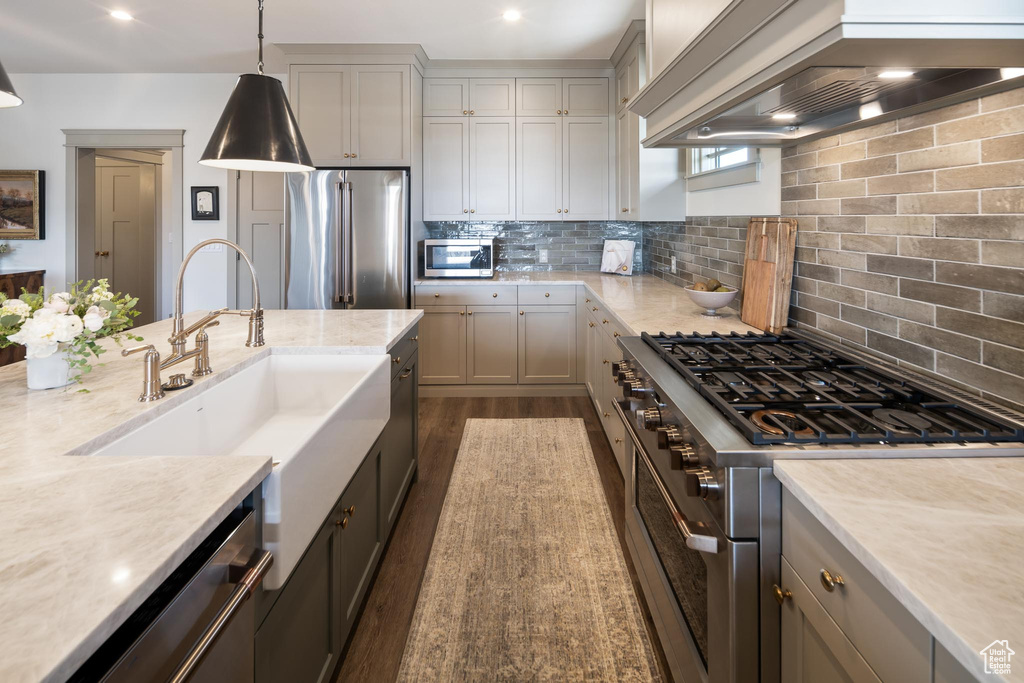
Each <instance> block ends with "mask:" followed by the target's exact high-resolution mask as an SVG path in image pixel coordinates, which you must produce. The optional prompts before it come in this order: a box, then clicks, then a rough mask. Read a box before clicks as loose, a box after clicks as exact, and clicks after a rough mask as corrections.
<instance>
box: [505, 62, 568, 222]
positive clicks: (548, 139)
mask: <svg viewBox="0 0 1024 683" xmlns="http://www.w3.org/2000/svg"><path fill="white" fill-rule="evenodd" d="M517 82H518V81H517ZM516 218H517V219H518V220H521V221H557V220H561V218H562V119H559V118H542V117H526V116H520V117H517V118H516Z"/></svg>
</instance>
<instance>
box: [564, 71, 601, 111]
mask: <svg viewBox="0 0 1024 683" xmlns="http://www.w3.org/2000/svg"><path fill="white" fill-rule="evenodd" d="M562 114H564V115H565V116H608V79H607V78H563V79H562Z"/></svg>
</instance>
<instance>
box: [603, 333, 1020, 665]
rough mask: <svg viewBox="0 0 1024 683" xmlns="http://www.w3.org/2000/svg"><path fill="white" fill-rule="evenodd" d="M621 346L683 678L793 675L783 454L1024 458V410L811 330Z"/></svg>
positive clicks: (641, 552)
mask: <svg viewBox="0 0 1024 683" xmlns="http://www.w3.org/2000/svg"><path fill="white" fill-rule="evenodd" d="M619 343H620V345H621V346H622V348H623V350H624V360H623V361H622V362H621V363H616V364H613V367H612V371H613V373H615V375H616V376H617V378H618V381H619V384H620V385H621V386H622V387H623V400H622V401H619V402H618V403H617V405H616V407H617V410H618V412H619V414H620V417H621V418H622V420H623V423H624V424H625V427H626V431H627V433H628V434H629V436H630V441H631V442H632V448H631V449H630V451H631V453H630V462H631V463H632V467H631V468H630V470H629V472H628V473H627V482H626V484H627V495H626V506H627V509H626V537H627V545H628V546H629V550H630V554H631V555H632V557H633V561H634V564H635V565H636V567H637V570H638V574H639V576H640V582H641V584H642V586H643V589H644V596H645V598H646V600H647V603H648V605H649V606H650V608H651V612H652V616H653V617H654V621H655V625H656V626H657V630H658V635H659V637H660V639H661V641H662V645H663V648H664V650H665V655H666V658H667V659H668V663H669V666H670V669H671V675H672V677H673V678H674V679H675V680H679V681H686V682H687V683H690V682H696V681H705V682H708V683H719V682H726V681H728V682H730V683H742V682H745V681H762V682H764V683H775V682H777V681H778V680H779V676H780V673H779V650H780V644H779V621H780V611H779V605H778V604H777V603H776V602H775V599H774V597H773V594H772V591H771V587H772V586H773V585H774V584H775V583H777V582H778V581H779V572H780V566H779V564H780V562H779V557H780V552H781V488H780V485H779V483H778V481H777V480H776V479H775V478H774V477H773V476H772V471H771V467H772V463H773V461H774V460H775V459H778V458H821V459H827V458H880V457H886V458H918V457H971V456H1010V455H1015V456H1021V455H1024V421H1022V420H1021V416H1019V415H1017V414H1016V413H1012V412H1010V411H1008V410H1004V409H1002V408H1000V407H998V406H995V405H993V404H988V403H986V402H983V401H981V400H979V399H975V398H973V397H970V396H968V395H966V394H963V393H962V392H959V391H957V390H955V389H952V388H950V387H946V386H944V385H940V384H939V383H936V382H933V381H931V380H929V379H926V378H924V377H921V376H917V375H915V374H913V373H909V372H906V371H904V370H902V369H900V368H897V367H895V366H890V365H887V364H884V363H881V362H879V361H877V360H874V359H871V358H870V357H868V356H865V355H862V354H859V353H857V352H855V351H851V350H848V349H846V348H840V347H837V346H834V345H832V344H830V343H828V342H826V341H824V340H821V339H818V338H817V337H815V336H814V335H811V334H808V333H804V332H802V331H790V332H787V333H785V334H781V335H763V334H746V335H737V334H728V335H720V334H717V333H712V334H710V335H699V334H691V335H683V334H681V333H676V334H672V335H666V334H664V333H662V334H659V335H653V336H652V335H648V334H644V335H643V336H642V337H631V338H626V339H622V340H620V341H619Z"/></svg>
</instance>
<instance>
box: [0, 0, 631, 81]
mask: <svg viewBox="0 0 1024 683" xmlns="http://www.w3.org/2000/svg"><path fill="white" fill-rule="evenodd" d="M256 7H257V3H256V0H32V1H31V2H26V1H25V0H0V61H2V62H3V64H4V66H5V67H6V69H7V71H8V72H11V73H88V72H185V73H188V72H244V71H253V70H254V67H255V61H256V59H255V52H256V49H255V48H256ZM508 9H517V10H519V11H520V12H521V13H522V19H520V20H519V21H518V22H515V23H510V22H505V21H503V20H502V19H501V15H502V13H503V12H504V11H505V10H508ZM111 10H124V11H127V12H129V13H130V14H132V15H133V16H134V17H135V19H134V20H133V21H128V22H125V21H118V20H116V19H113V18H112V17H111V16H110V14H109V13H110V11H111ZM643 15H644V0H429V1H426V0H265V10H264V16H265V26H264V34H265V36H266V39H265V40H266V42H267V44H268V46H269V47H268V48H267V59H266V61H267V67H268V68H267V70H268V71H271V72H279V71H283V65H284V61H283V57H282V55H281V53H280V51H279V50H277V49H276V48H274V47H272V46H271V45H272V44H273V43H419V44H421V45H422V46H423V48H424V50H425V51H426V53H427V55H428V56H429V57H430V58H431V59H607V58H608V57H609V56H611V53H612V50H613V49H614V48H615V45H616V44H617V43H618V41H619V38H621V37H622V34H623V33H624V32H625V30H626V27H627V25H628V23H629V22H630V21H631V20H632V19H642V18H643Z"/></svg>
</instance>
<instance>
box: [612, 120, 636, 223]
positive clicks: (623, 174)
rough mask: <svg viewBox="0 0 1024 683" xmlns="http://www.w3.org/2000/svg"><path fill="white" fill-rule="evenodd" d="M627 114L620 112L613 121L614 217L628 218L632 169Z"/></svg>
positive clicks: (630, 209) (630, 212)
mask: <svg viewBox="0 0 1024 683" xmlns="http://www.w3.org/2000/svg"><path fill="white" fill-rule="evenodd" d="M629 144H630V140H629V112H628V111H625V110H623V111H621V112H619V115H618V116H617V117H616V119H615V146H616V154H615V192H616V195H617V197H616V198H617V201H616V202H615V204H616V209H617V212H616V216H618V217H620V218H629V217H630V216H631V215H632V207H633V203H632V200H633V198H632V196H631V195H630V192H631V190H632V175H631V173H630V171H631V170H632V167H631V166H630V163H629Z"/></svg>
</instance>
